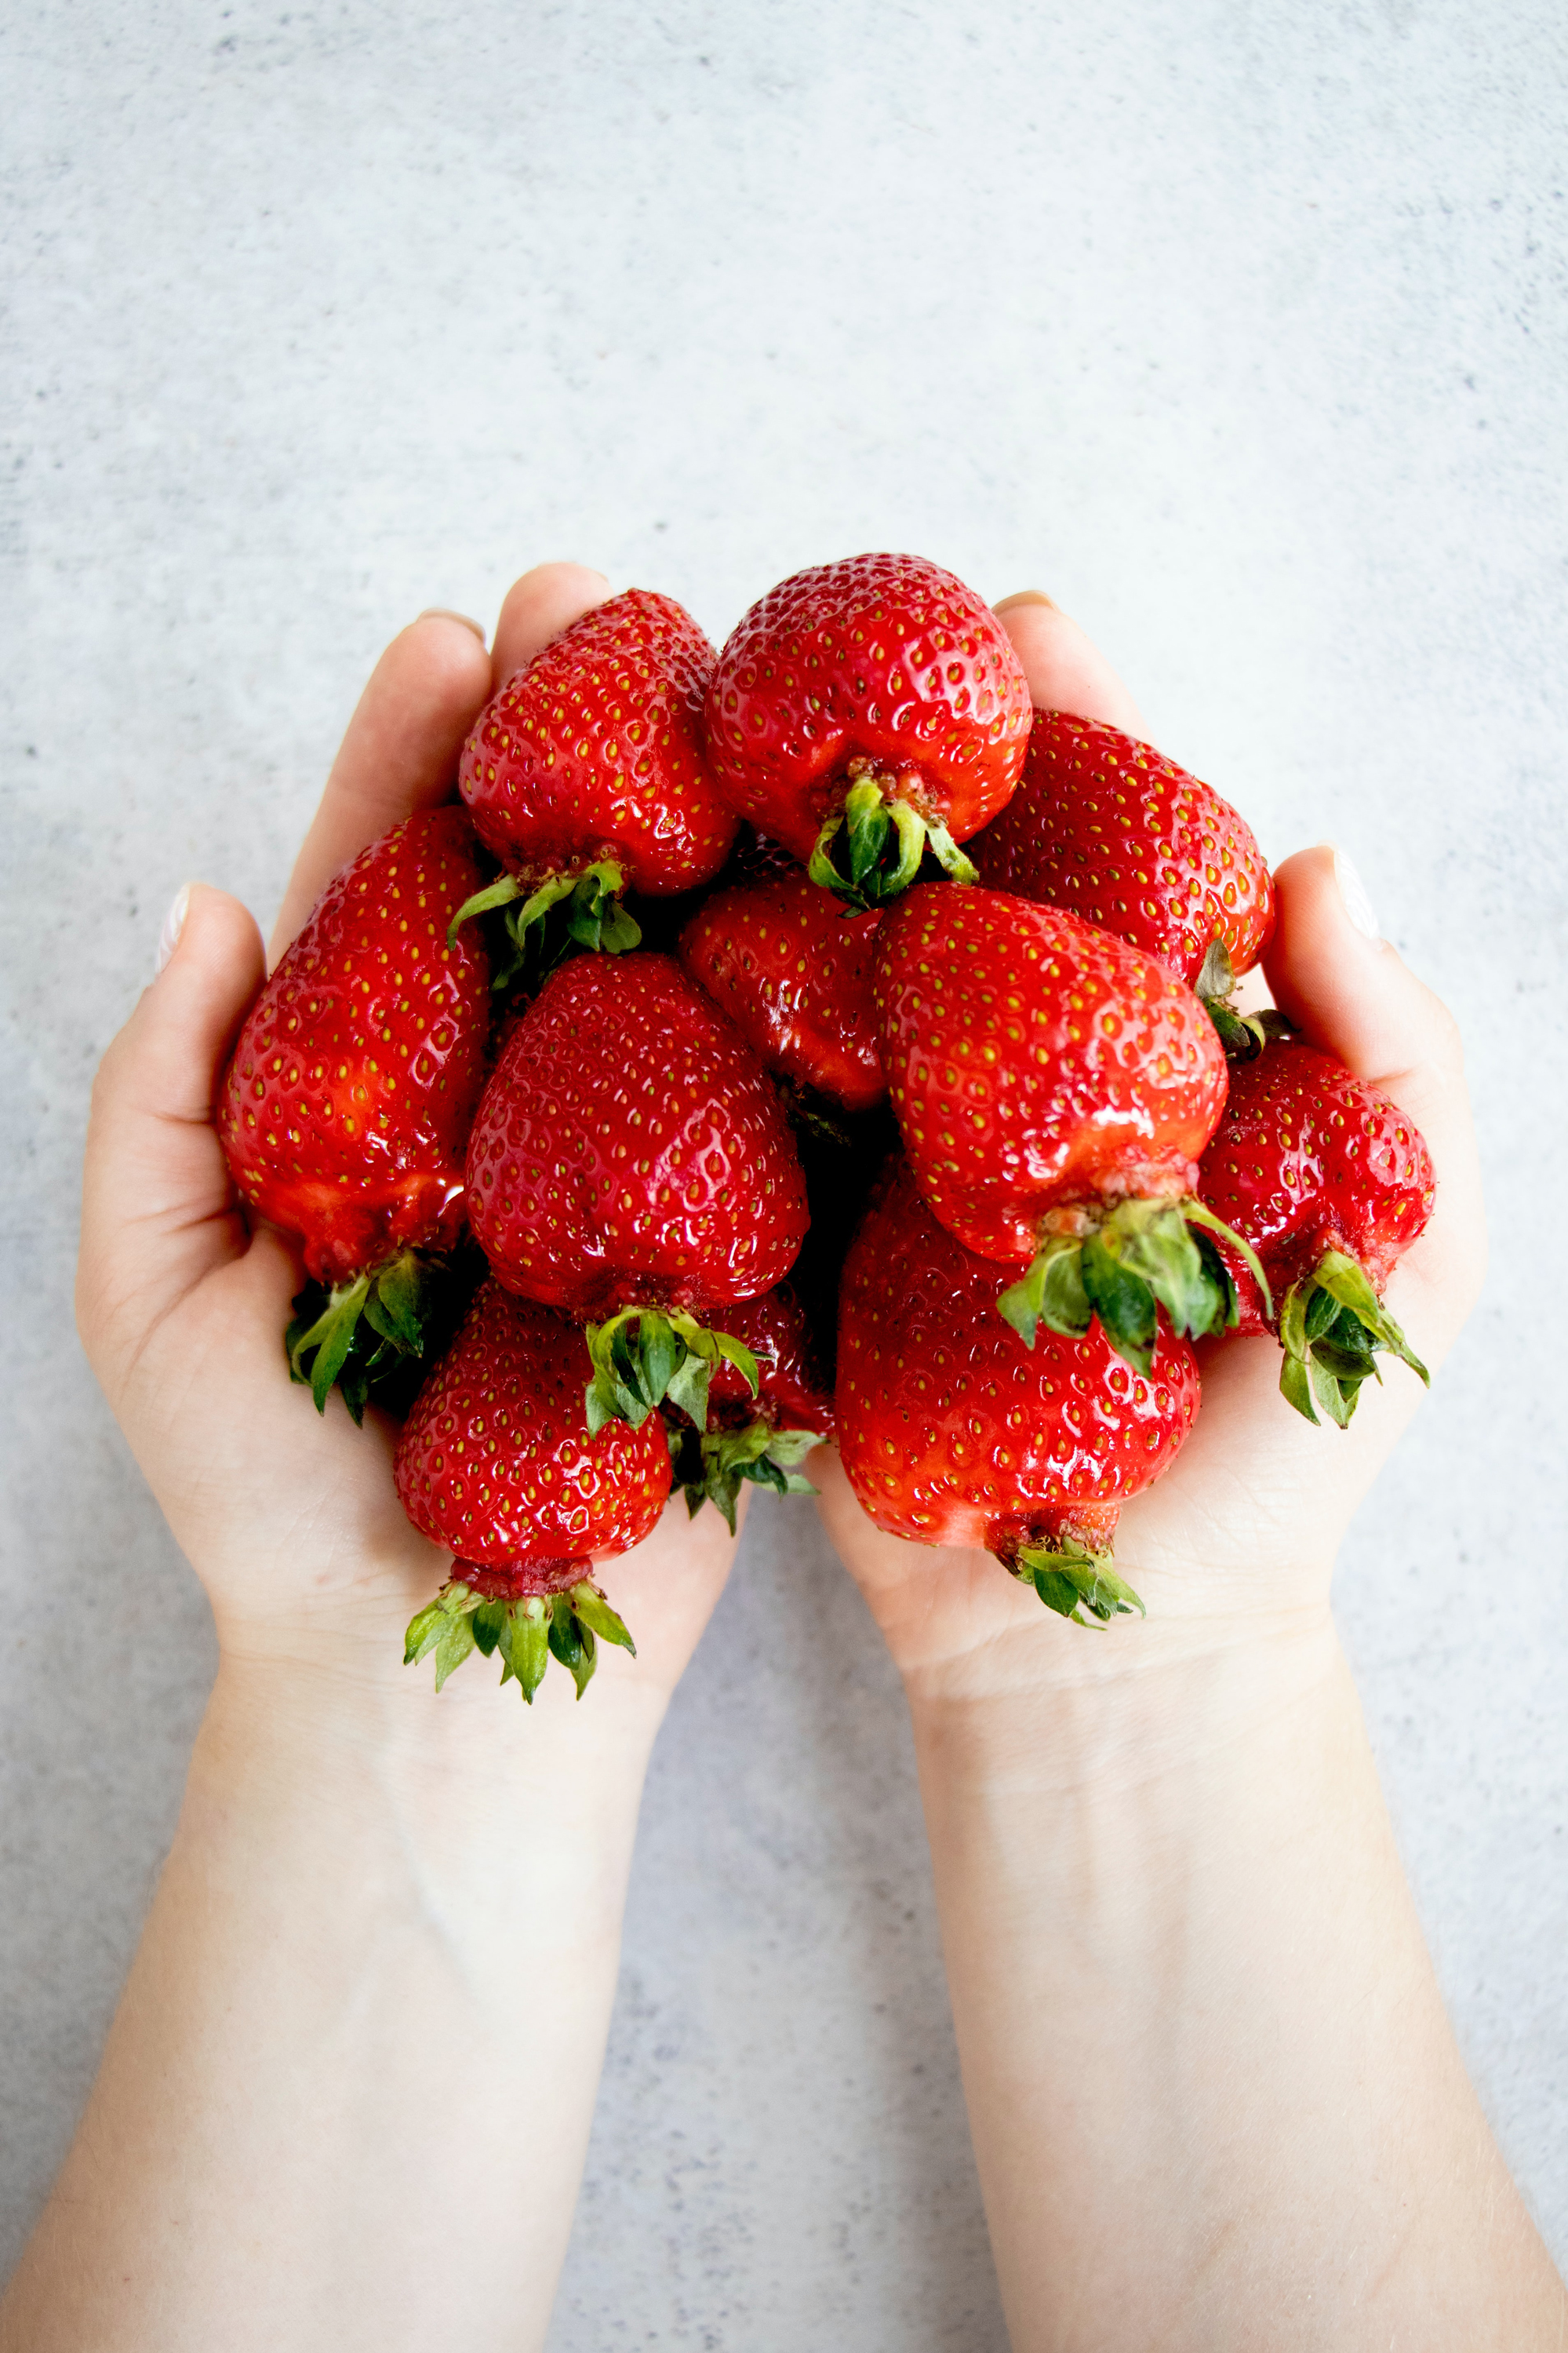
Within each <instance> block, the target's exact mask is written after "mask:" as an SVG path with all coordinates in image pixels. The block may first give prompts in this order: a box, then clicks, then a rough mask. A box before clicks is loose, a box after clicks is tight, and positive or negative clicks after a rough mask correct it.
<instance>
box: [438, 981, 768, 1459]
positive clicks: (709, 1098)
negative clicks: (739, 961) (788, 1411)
mask: <svg viewBox="0 0 1568 2353" xmlns="http://www.w3.org/2000/svg"><path fill="white" fill-rule="evenodd" d="M468 1216H469V1219H470V1222H471V1223H472V1226H473V1229H474V1233H475V1235H476V1237H477V1238H478V1240H479V1243H480V1244H481V1246H482V1248H483V1250H484V1251H485V1254H486V1256H487V1257H488V1258H489V1261H490V1264H491V1266H492V1267H493V1268H494V1269H495V1271H496V1273H497V1275H498V1276H499V1277H500V1281H501V1282H503V1283H505V1284H506V1286H507V1288H508V1289H509V1290H510V1291H516V1292H519V1293H521V1294H522V1296H523V1297H524V1298H528V1299H537V1300H539V1301H541V1302H542V1303H544V1304H545V1305H546V1306H550V1307H554V1308H558V1309H559V1310H560V1311H561V1312H562V1313H563V1314H567V1315H571V1316H574V1317H576V1318H577V1319H579V1320H580V1321H584V1322H586V1323H587V1324H588V1325H589V1331H588V1342H589V1351H590V1355H591V1356H592V1359H593V1366H594V1373H595V1380H594V1385H593V1387H592V1388H591V1390H590V1393H589V1409H588V1410H589V1420H590V1425H591V1426H593V1427H596V1426H597V1423H598V1420H599V1419H600V1418H602V1417H603V1416H604V1415H605V1414H621V1415H623V1416H625V1417H626V1419H631V1420H633V1421H634V1422H638V1421H640V1420H641V1419H642V1418H643V1416H644V1415H646V1414H647V1412H648V1411H649V1410H650V1409H652V1408H653V1407H654V1406H656V1405H657V1404H658V1402H659V1401H660V1399H661V1398H664V1397H665V1396H666V1395H668V1396H669V1397H670V1398H673V1400H674V1401H675V1403H677V1404H678V1405H679V1406H680V1407H681V1408H682V1409H683V1410H684V1411H686V1412H688V1413H689V1415H690V1417H691V1419H692V1420H693V1421H694V1422H695V1423H696V1424H697V1426H698V1428H699V1429H701V1428H703V1427H704V1426H705V1424H706V1419H707V1384H708V1380H709V1377H710V1373H711V1370H712V1367H713V1366H714V1365H715V1364H716V1363H717V1362H718V1361H719V1360H720V1358H721V1357H723V1356H728V1357H730V1359H731V1361H732V1362H734V1363H737V1364H739V1365H740V1366H742V1369H743V1370H744V1371H745V1373H746V1376H747V1378H748V1381H749V1382H750V1384H751V1386H752V1388H753V1389H754V1388H755V1386H756V1366H755V1363H754V1361H753V1359H752V1356H751V1353H750V1351H749V1350H748V1349H746V1348H745V1347H744V1346H742V1344H741V1343H740V1342H739V1341H733V1340H731V1339H729V1338H728V1337H727V1336H726V1335H724V1334H722V1333H714V1332H711V1331H710V1330H708V1329H707V1328H706V1327H705V1325H704V1324H702V1323H701V1322H700V1321H699V1319H700V1318H703V1317H706V1316H708V1315H710V1314H712V1313H713V1312H714V1311H715V1310H718V1309H721V1308H724V1307H727V1306H729V1305H730V1304H731V1303H732V1302H733V1301H735V1300H739V1299H753V1298H755V1297H756V1296H757V1294H758V1293H760V1292H763V1291H766V1290H768V1289H770V1288H771V1286H772V1285H773V1283H775V1282H779V1281H781V1280H782V1278H783V1277H784V1275H785V1274H787V1273H788V1271H789V1270H790V1266H791V1264H792V1263H793V1261H794V1260H795V1254H796V1252H797V1251H798V1250H799V1249H800V1245H801V1241H802V1240H803V1238H804V1236H805V1229H806V1202H805V1180H804V1178H803V1176H802V1175H801V1168H800V1162H799V1160H798V1158H797V1157H796V1155H795V1145H794V1142H793V1140H792V1138H791V1135H790V1132H789V1128H788V1126H787V1125H786V1124H785V1121H784V1113H783V1112H782V1111H781V1109H780V1107H779V1101H778V1096H777V1094H776V1092H775V1091H774V1088H773V1082H772V1081H771V1080H770V1079H769V1077H768V1075H767V1073H766V1071H763V1068H762V1065H761V1064H760V1063H759V1062H758V1060H757V1059H756V1056H755V1055H754V1054H753V1053H752V1050H751V1048H750V1047H749V1046H748V1045H747V1044H746V1041H745V1039H743V1038H742V1036H741V1035H740V1033H739V1031H738V1030H737V1029H734V1028H733V1026H732V1025H731V1023H730V1022H729V1021H728V1020H726V1018H724V1016H723V1014H721V1012H720V1011H719V1009H718V1008H717V1007H716V1006H715V1005H714V1004H713V1003H712V1001H711V1000H710V998H709V997H706V996H705V995H704V994H703V992H702V990H701V989H700V988H699V987H697V984H696V983H695V981H693V980H690V979H689V978H688V976H687V975H686V974H685V973H684V972H682V970H681V968H680V966H679V965H678V964H677V963H676V962H675V961H674V959H673V957H669V956H661V955H649V954H647V953H646V952H643V953H639V954H637V955H626V956H622V957H620V958H619V959H618V961H617V963H616V965H615V967H614V968H613V969H611V970H606V967H605V963H604V961H603V959H602V958H600V957H597V956H582V957H579V958H577V959H576V960H575V962H574V963H571V964H567V965H563V967H562V968H561V969H560V971H558V972H557V973H555V974H554V975H553V976H552V978H551V979H550V980H549V981H547V982H546V984H545V986H544V987H543V988H542V991H541V992H540V994H539V996H538V997H536V998H535V999H534V1001H533V1003H532V1004H531V1006H530V1007H529V1008H528V1011H527V1012H526V1013H525V1014H524V1015H523V1017H522V1018H521V1020H520V1021H519V1023H518V1025H517V1027H516V1029H514V1030H513V1031H512V1033H511V1036H510V1039H509V1040H508V1042H507V1045H506V1048H505V1050H504V1051H503V1052H502V1054H501V1058H500V1061H499V1062H498V1063H497V1065H496V1069H495V1072H494V1075H493V1077H492V1078H491V1080H490V1082H489V1086H488V1087H487V1089H486V1091H485V1095H484V1099H483V1101H482V1103H480V1106H479V1114H478V1117H477V1118H476V1119H475V1122H474V1127H473V1134H472V1136H471V1138H470V1140H469V1145H468Z"/></svg>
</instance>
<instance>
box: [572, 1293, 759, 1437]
mask: <svg viewBox="0 0 1568 2353" xmlns="http://www.w3.org/2000/svg"><path fill="white" fill-rule="evenodd" d="M584 1337H585V1338H586V1340H587V1343H588V1357H589V1361H590V1363H591V1364H592V1365H593V1367H594V1377H593V1379H592V1380H591V1381H590V1382H589V1383H588V1386H587V1388H586V1390H585V1392H584V1405H585V1407H586V1409H587V1416H588V1435H589V1436H590V1437H591V1438H592V1437H595V1436H596V1435H597V1433H598V1432H599V1431H600V1430H603V1429H604V1427H605V1423H606V1422H607V1421H624V1422H627V1423H629V1424H630V1426H631V1428H632V1429H633V1430H640V1429H641V1428H642V1425H643V1423H644V1422H645V1421H646V1420H647V1417H648V1415H649V1414H650V1413H651V1412H652V1411H653V1409H654V1408H655V1406H658V1405H662V1404H663V1403H664V1401H665V1399H666V1398H668V1400H669V1402H670V1404H671V1405H674V1406H679V1409H680V1410H681V1412H682V1413H684V1414H686V1415H688V1416H689V1418H690V1419H691V1420H692V1421H693V1422H694V1423H695V1424H696V1426H697V1428H698V1429H699V1430H704V1429H706V1427H707V1422H708V1384H709V1381H710V1379H711V1377H712V1374H713V1367H714V1366H715V1365H717V1364H718V1363H719V1362H720V1361H721V1359H722V1360H724V1361H725V1362H727V1363H729V1364H731V1365H733V1366H735V1368H736V1370H737V1371H738V1372H739V1373H740V1375H741V1377H742V1379H743V1380H744V1381H745V1382H746V1383H747V1385H748V1387H749V1388H750V1389H751V1392H752V1396H753V1397H755V1396H756V1394H757V1384H758V1380H759V1378H760V1375H759V1373H758V1370H757V1360H756V1358H755V1356H752V1352H751V1350H750V1348H748V1347H747V1346H746V1345H745V1344H744V1342H743V1341H741V1340H737V1339H734V1338H732V1337H731V1335H730V1334H729V1333H728V1332H710V1331H709V1330H708V1328H707V1326H706V1325H705V1324H699V1323H698V1322H697V1321H696V1319H695V1317H693V1316H690V1315H684V1314H681V1313H680V1312H679V1309H677V1308H670V1309H668V1311H667V1310H665V1309H663V1308H658V1307H623V1308H621V1309H620V1310H619V1312H618V1313H617V1314H614V1315H612V1316H610V1317H609V1319H608V1320H607V1321H606V1322H605V1323H603V1324H588V1325H586V1326H585V1327H584Z"/></svg>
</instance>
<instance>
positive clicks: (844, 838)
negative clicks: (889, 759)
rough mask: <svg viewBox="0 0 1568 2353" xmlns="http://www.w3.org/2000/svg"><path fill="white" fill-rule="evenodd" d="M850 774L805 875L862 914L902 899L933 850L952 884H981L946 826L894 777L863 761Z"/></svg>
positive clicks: (817, 841) (854, 766) (850, 766)
mask: <svg viewBox="0 0 1568 2353" xmlns="http://www.w3.org/2000/svg"><path fill="white" fill-rule="evenodd" d="M849 775H850V776H851V778H852V780H853V781H852V782H851V784H850V786H849V789H848V791H847V793H846V794H845V796H844V805H843V807H842V808H839V809H836V810H835V811H834V812H833V814H832V816H831V817H829V818H827V820H826V823H825V824H824V826H823V828H822V830H821V832H820V833H819V834H818V835H817V837H816V848H815V849H813V851H812V853H811V862H810V865H809V867H808V868H807V870H806V871H807V872H808V873H809V874H810V876H811V879H812V881H814V882H820V883H821V884H822V886H823V888H824V889H825V890H827V891H832V892H836V893H837V896H838V897H839V898H841V899H843V900H845V901H847V903H848V904H849V905H850V906H851V907H854V908H856V909H858V911H860V912H862V913H864V912H866V911H867V910H868V909H870V908H873V907H883V906H886V905H887V903H888V902H889V900H891V899H898V898H901V897H902V895H903V893H904V892H906V891H907V890H908V889H909V887H910V883H911V882H913V881H915V879H916V877H917V876H918V875H919V873H920V871H921V860H922V859H923V857H924V855H925V853H926V851H927V850H928V849H929V850H930V851H931V854H932V856H933V857H934V858H935V859H936V860H937V862H938V864H939V865H940V866H941V867H942V871H943V872H944V873H945V874H947V875H949V876H950V877H951V878H952V881H955V882H973V881H978V880H979V877H978V876H977V874H976V873H975V871H974V868H973V866H972V865H971V863H970V861H969V860H968V859H967V858H966V857H965V856H964V854H963V850H962V849H960V848H959V846H958V844H957V842H955V841H954V839H953V838H952V834H951V833H950V832H949V831H948V829H947V828H946V826H945V825H943V824H942V821H941V819H940V818H924V817H921V814H920V812H919V811H918V810H917V809H915V808H912V807H910V803H909V802H908V801H907V800H904V799H903V798H901V797H900V795H899V793H898V792H897V790H896V789H895V788H894V782H893V779H891V778H889V777H884V776H879V775H878V774H877V773H876V772H874V771H873V772H870V773H868V763H866V762H864V761H859V760H852V761H851V762H850V764H849Z"/></svg>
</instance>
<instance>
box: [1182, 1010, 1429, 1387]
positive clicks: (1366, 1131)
mask: <svg viewBox="0 0 1568 2353" xmlns="http://www.w3.org/2000/svg"><path fill="white" fill-rule="evenodd" d="M1198 1190H1199V1192H1200V1193H1201V1195H1202V1197H1203V1198H1204V1199H1205V1201H1206V1202H1207V1204H1208V1206H1209V1208H1211V1209H1212V1210H1213V1211H1214V1212H1215V1215H1216V1216H1218V1217H1220V1218H1223V1219H1225V1221H1226V1225H1228V1226H1230V1227H1232V1228H1234V1229H1235V1231H1236V1232H1237V1235H1239V1236H1243V1237H1245V1239H1246V1240H1247V1241H1248V1242H1249V1243H1250V1244H1251V1246H1252V1248H1253V1250H1255V1251H1256V1252H1257V1254H1258V1259H1259V1260H1260V1261H1261V1262H1262V1265H1263V1269H1264V1271H1265V1272H1266V1274H1267V1275H1268V1280H1269V1282H1270V1283H1271V1284H1273V1285H1274V1286H1275V1287H1276V1289H1277V1290H1278V1291H1279V1293H1281V1294H1282V1296H1281V1298H1280V1302H1279V1326H1278V1328H1279V1338H1280V1342H1281V1345H1283V1347H1284V1350H1285V1362H1284V1365H1283V1366H1282V1368H1281V1370H1280V1375H1279V1387H1280V1389H1281V1391H1282V1393H1283V1394H1284V1396H1285V1397H1287V1398H1289V1401H1290V1403H1291V1404H1292V1405H1293V1406H1294V1407H1295V1408H1296V1409H1297V1411H1298V1412H1299V1413H1303V1414H1305V1415H1306V1417H1307V1419H1308V1420H1309V1421H1316V1420H1317V1419H1318V1417H1317V1415H1316V1414H1315V1413H1314V1412H1313V1410H1312V1400H1313V1398H1316V1399H1317V1402H1318V1404H1319V1405H1321V1407H1322V1409H1323V1410H1324V1412H1325V1413H1326V1414H1327V1415H1328V1416H1329V1418H1330V1419H1331V1420H1332V1421H1336V1422H1338V1423H1339V1425H1340V1427H1341V1428H1343V1427H1344V1425H1345V1424H1346V1423H1347V1422H1348V1421H1349V1419H1350V1418H1351V1416H1352V1413H1353V1412H1354V1411H1355V1405H1356V1398H1357V1396H1358V1394H1359V1392H1360V1389H1361V1384H1362V1382H1363V1380H1364V1379H1365V1378H1366V1377H1367V1375H1368V1373H1372V1374H1374V1375H1375V1374H1376V1373H1377V1366H1376V1364H1375V1362H1374V1355H1375V1352H1376V1350H1378V1349H1379V1348H1385V1349H1388V1350H1390V1351H1392V1353H1393V1354H1394V1355H1395V1356H1402V1357H1403V1358H1404V1360H1405V1363H1406V1364H1407V1365H1408V1366H1410V1368H1411V1370H1412V1371H1413V1372H1415V1373H1418V1374H1419V1375H1420V1377H1421V1378H1422V1379H1423V1380H1424V1381H1425V1380H1426V1378H1427V1374H1426V1366H1424V1365H1423V1364H1422V1363H1421V1362H1420V1360H1419V1358H1418V1357H1416V1356H1414V1355H1413V1354H1412V1353H1411V1350H1410V1348H1409V1347H1408V1345H1406V1343H1405V1335H1404V1333H1403V1332H1402V1331H1401V1330H1400V1328H1399V1326H1398V1324H1396V1323H1395V1322H1394V1318H1393V1317H1392V1316H1391V1315H1390V1314H1387V1313H1386V1312H1385V1310H1384V1308H1383V1307H1382V1306H1381V1305H1380V1304H1379V1299H1380V1296H1381V1293H1382V1291H1383V1287H1384V1283H1385V1282H1387V1280H1388V1277H1389V1275H1390V1273H1391V1272H1392V1271H1393V1269H1394V1262H1395V1261H1396V1260H1397V1259H1399V1258H1400V1257H1401V1256H1402V1255H1403V1253H1404V1252H1405V1250H1408V1249H1409V1247H1410V1244H1411V1243H1412V1242H1413V1241H1414V1240H1415V1238H1416V1236H1417V1234H1419V1233H1420V1232H1421V1230H1422V1229H1423V1228H1424V1227H1425V1225H1426V1220H1427V1219H1428V1218H1429V1217H1430V1216H1431V1214H1432V1201H1433V1197H1434V1194H1435V1192H1436V1177H1435V1176H1434V1175H1433V1171H1432V1162H1431V1157H1430V1155H1429V1154H1428V1152H1427V1150H1426V1144H1425V1143H1424V1142H1423V1140H1422V1137H1421V1134H1420V1131H1419V1130H1418V1129H1417V1128H1416V1126H1415V1123H1414V1121H1412V1120H1411V1119H1409V1118H1407V1117H1406V1115H1405V1113H1404V1112H1402V1111H1401V1110H1400V1109H1399V1107H1398V1105H1397V1104H1395V1103H1390V1102H1389V1101H1388V1099H1387V1097H1386V1096H1385V1095H1381V1094H1379V1093H1378V1092H1377V1091H1376V1089H1375V1088H1374V1087H1371V1086H1369V1085H1368V1084H1367V1083H1366V1082H1365V1081H1364V1080H1363V1079H1358V1078H1354V1077H1352V1074H1351V1072H1350V1071H1347V1070H1346V1069H1345V1067H1344V1065H1343V1064H1342V1062H1336V1061H1335V1060H1333V1058H1332V1056H1331V1055H1329V1054H1322V1053H1320V1052H1319V1051H1318V1050H1317V1049H1316V1048H1315V1047H1312V1046H1309V1045H1306V1044H1305V1043H1304V1042H1303V1041H1302V1040H1301V1039H1299V1038H1297V1037H1295V1036H1293V1035H1286V1036H1284V1037H1281V1036H1279V1035H1278V1034H1276V1035H1274V1036H1273V1037H1271V1038H1270V1039H1269V1041H1268V1044H1267V1045H1266V1046H1265V1048H1264V1050H1263V1053H1262V1056H1261V1058H1260V1059H1259V1060H1255V1061H1246V1062H1237V1064H1236V1065H1235V1066H1234V1067H1233V1069H1232V1071H1231V1074H1230V1096H1229V1100H1228V1102H1227V1103H1226V1110H1225V1118H1224V1120H1223V1121H1222V1122H1221V1124H1220V1126H1219V1127H1218V1129H1217V1130H1216V1131H1215V1136H1214V1140H1213V1142H1212V1143H1211V1144H1210V1145H1209V1146H1208V1149H1207V1151H1206V1152H1205V1154H1204V1156H1203V1160H1202V1163H1201V1164H1200V1166H1199V1170H1198ZM1221 1248H1222V1250H1224V1251H1225V1255H1226V1259H1227V1260H1233V1259H1234V1253H1233V1252H1231V1251H1230V1250H1228V1248H1226V1246H1225V1245H1224V1244H1222V1245H1221ZM1230 1272H1231V1275H1232V1277H1233V1279H1234V1281H1235V1283H1236V1287H1237V1293H1238V1297H1239V1304H1240V1329H1241V1330H1242V1331H1243V1332H1263V1331H1267V1330H1268V1329H1270V1328H1272V1316H1271V1314H1270V1311H1269V1309H1268V1306H1267V1305H1266V1303H1264V1301H1263V1300H1262V1298H1261V1297H1260V1296H1259V1293H1258V1287H1257V1285H1256V1283H1255V1282H1253V1281H1252V1279H1251V1277H1250V1275H1249V1274H1248V1272H1247V1268H1246V1267H1245V1266H1244V1265H1243V1264H1241V1263H1240V1262H1239V1261H1235V1262H1233V1263H1232V1264H1231V1266H1230Z"/></svg>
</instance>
